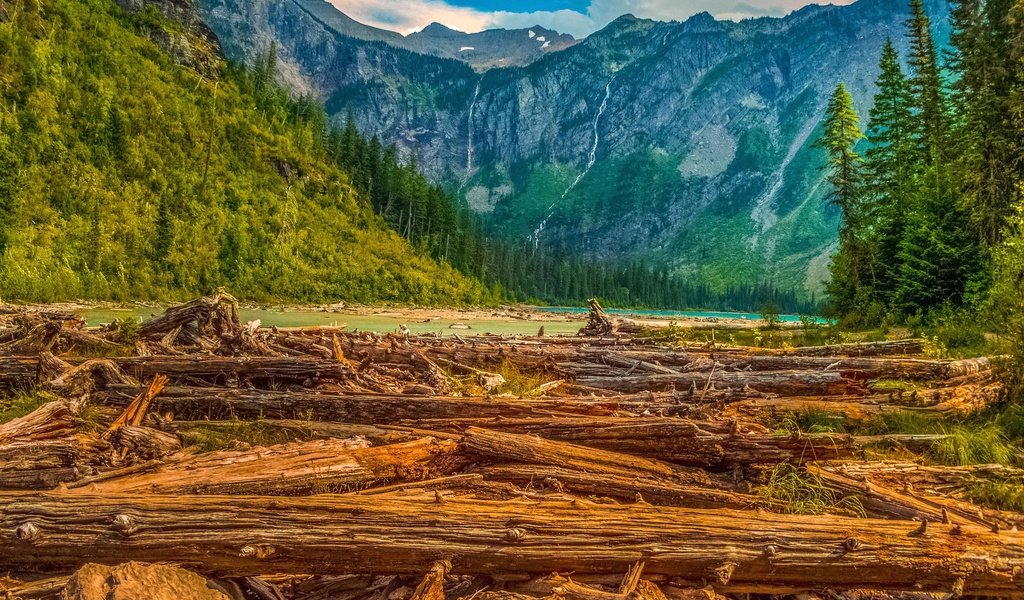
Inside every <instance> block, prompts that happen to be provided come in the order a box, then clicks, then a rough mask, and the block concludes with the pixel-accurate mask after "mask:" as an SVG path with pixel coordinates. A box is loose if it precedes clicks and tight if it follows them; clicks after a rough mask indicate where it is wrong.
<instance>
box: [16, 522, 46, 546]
mask: <svg viewBox="0 0 1024 600" xmlns="http://www.w3.org/2000/svg"><path fill="white" fill-rule="evenodd" d="M40 533H41V532H40V531H39V527H37V526H36V524H35V523H33V522H31V521H28V522H25V523H22V524H21V525H18V527H17V528H16V529H15V530H14V539H16V540H18V541H19V542H23V543H28V542H31V541H33V540H35V539H36V538H38V537H39V534H40Z"/></svg>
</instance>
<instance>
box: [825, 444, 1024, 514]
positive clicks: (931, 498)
mask: <svg viewBox="0 0 1024 600" xmlns="http://www.w3.org/2000/svg"><path fill="white" fill-rule="evenodd" d="M815 466H816V467H818V468H820V469H822V470H825V471H828V472H830V473H835V474H839V475H842V476H843V477H846V478H848V479H849V480H856V481H860V482H865V481H870V482H872V483H873V484H875V485H876V486H881V487H884V488H886V489H888V490H898V491H899V494H900V495H901V496H903V497H907V498H910V499H912V500H914V501H919V502H921V503H923V504H924V505H928V506H931V507H932V508H933V509H934V510H937V511H946V514H947V515H948V516H949V518H951V519H953V520H958V519H961V520H966V521H971V522H977V523H985V524H994V525H997V526H999V527H1004V528H1007V529H1009V528H1011V527H1017V528H1019V529H1024V514H1020V513H1013V512H1009V511H1001V510H995V509H991V508H986V507H982V506H978V505H975V504H972V503H970V502H966V501H964V500H961V499H959V496H961V495H962V494H963V491H964V490H965V488H967V487H969V486H971V485H972V484H975V483H978V482H981V481H995V482H1005V481H1007V480H1008V479H1009V480H1015V481H1022V480H1024V471H1022V470H1020V469H1014V468H1011V467H1006V466H1003V465H976V466H969V467H932V466H924V465H919V464H916V463H899V462H891V461H876V462H852V463H851V462H842V463H836V462H829V463H820V464H818V465H815Z"/></svg>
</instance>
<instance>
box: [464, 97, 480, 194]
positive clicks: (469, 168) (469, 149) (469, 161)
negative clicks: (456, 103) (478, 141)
mask: <svg viewBox="0 0 1024 600" xmlns="http://www.w3.org/2000/svg"><path fill="white" fill-rule="evenodd" d="M483 80H484V79H483V77H481V78H480V80H479V81H477V82H476V91H474V92H473V103H472V104H470V105H469V118H468V119H467V130H468V131H469V133H468V134H467V136H466V179H469V177H470V176H471V175H472V174H473V115H474V114H476V101H477V99H478V98H479V97H480V84H481V83H483Z"/></svg>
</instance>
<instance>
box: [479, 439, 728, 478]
mask: <svg viewBox="0 0 1024 600" xmlns="http://www.w3.org/2000/svg"><path fill="white" fill-rule="evenodd" d="M463 444H464V445H465V446H466V448H467V449H469V450H470V451H471V452H473V453H476V454H479V455H480V456H483V457H487V458H490V459H494V460H497V461H501V462H512V463H525V464H535V465H547V466H550V467H563V468H568V469H573V470H576V471H584V472H589V473H601V474H605V475H615V476H618V477H648V478H653V479H659V478H664V479H667V480H670V481H675V482H686V483H697V484H705V485H706V484H708V483H709V479H708V476H707V474H706V473H705V472H704V471H702V470H695V469H684V468H683V467H679V466H676V465H672V464H669V463H665V462H661V461H657V460H651V459H647V458H642V457H639V456H631V455H628V454H620V453H618V452H608V451H605V450H597V449H594V448H588V447H586V446H577V445H574V444H567V443H565V442H556V441H551V440H545V439H541V438H538V437H534V436H529V435H515V434H510V433H502V432H499V431H491V430H488V429H481V428H479V427H470V428H469V429H468V430H466V436H465V437H464V438H463Z"/></svg>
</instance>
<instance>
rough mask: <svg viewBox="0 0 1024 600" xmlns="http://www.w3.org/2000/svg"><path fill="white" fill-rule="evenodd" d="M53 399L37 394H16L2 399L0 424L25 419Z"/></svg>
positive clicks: (0, 402)
mask: <svg viewBox="0 0 1024 600" xmlns="http://www.w3.org/2000/svg"><path fill="white" fill-rule="evenodd" d="M52 400H53V398H51V397H48V396H46V395H44V394H38V393H35V392H25V391H20V392H14V393H13V394H11V395H9V396H5V397H0V423H6V422H8V421H11V420H14V419H17V418H19V417H24V416H25V415H27V414H29V413H31V412H32V411H34V410H35V409H37V408H39V407H40V406H42V405H44V404H46V403H47V402H50V401H52Z"/></svg>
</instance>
